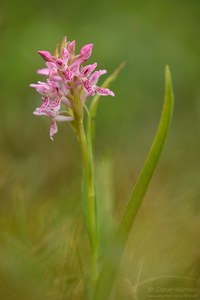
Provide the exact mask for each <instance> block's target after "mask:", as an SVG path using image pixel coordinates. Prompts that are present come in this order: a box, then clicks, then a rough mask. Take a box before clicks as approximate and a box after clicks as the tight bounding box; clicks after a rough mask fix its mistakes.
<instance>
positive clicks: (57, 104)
mask: <svg viewBox="0 0 200 300" xmlns="http://www.w3.org/2000/svg"><path fill="white" fill-rule="evenodd" d="M49 109H53V111H56V112H57V111H59V109H60V99H55V100H54V101H52V102H51V104H50V105H49Z"/></svg>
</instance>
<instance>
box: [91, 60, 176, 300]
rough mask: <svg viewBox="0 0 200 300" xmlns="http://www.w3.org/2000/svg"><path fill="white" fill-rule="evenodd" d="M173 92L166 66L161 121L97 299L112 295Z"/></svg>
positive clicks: (98, 286) (101, 277) (163, 134)
mask: <svg viewBox="0 0 200 300" xmlns="http://www.w3.org/2000/svg"><path fill="white" fill-rule="evenodd" d="M173 106H174V96H173V89H172V80H171V74H170V70H169V67H168V66H166V68H165V97H164V104H163V109H162V114H161V118H160V122H159V126H158V129H157V132H156V135H155V138H154V141H153V144H152V146H151V149H150V151H149V154H148V156H147V158H146V161H145V164H144V167H143V169H142V171H141V173H140V175H139V177H138V180H137V182H136V184H135V186H134V188H133V191H132V194H131V196H130V199H129V201H128V204H127V207H126V209H125V212H124V214H123V216H122V219H121V222H120V225H119V228H118V231H117V233H116V236H115V238H114V241H113V243H112V245H111V247H110V249H109V251H108V254H107V257H106V259H105V263H104V265H103V268H102V270H101V272H100V275H99V278H98V281H97V284H96V289H95V295H94V299H95V300H102V299H104V300H107V299H109V296H110V293H111V289H112V285H113V282H114V279H115V276H116V273H117V270H118V267H119V264H120V260H121V257H122V254H123V251H124V248H125V245H126V242H127V239H128V236H129V233H130V231H131V228H132V224H133V222H134V220H135V218H136V215H137V212H138V210H139V207H140V205H141V203H142V200H143V198H144V195H145V192H146V190H147V188H148V185H149V183H150V180H151V178H152V175H153V173H154V171H155V168H156V165H157V162H158V159H159V157H160V154H161V152H162V149H163V146H164V143H165V140H166V137H167V133H168V131H169V126H170V123H171V118H172V114H173Z"/></svg>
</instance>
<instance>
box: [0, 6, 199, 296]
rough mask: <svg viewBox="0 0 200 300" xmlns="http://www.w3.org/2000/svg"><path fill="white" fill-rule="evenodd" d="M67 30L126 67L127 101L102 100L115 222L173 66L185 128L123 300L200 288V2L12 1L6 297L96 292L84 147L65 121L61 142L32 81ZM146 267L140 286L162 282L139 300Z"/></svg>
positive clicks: (156, 186)
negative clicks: (84, 211)
mask: <svg viewBox="0 0 200 300" xmlns="http://www.w3.org/2000/svg"><path fill="white" fill-rule="evenodd" d="M64 35H67V36H68V39H69V40H73V39H76V40H77V50H80V48H81V47H82V46H83V45H85V44H86V43H91V42H92V43H94V49H93V56H92V58H91V60H90V61H91V62H95V61H97V62H98V67H99V68H100V69H102V68H105V69H107V70H108V74H110V73H111V72H112V71H113V70H114V69H115V68H116V67H117V66H118V65H119V64H120V63H121V62H123V61H125V62H126V67H125V68H124V69H123V71H122V72H121V74H120V75H119V77H118V79H117V80H116V81H115V83H113V84H112V86H111V89H113V90H114V91H115V93H116V97H115V99H113V98H111V97H110V98H108V97H106V98H103V97H102V99H101V100H100V107H99V113H98V117H97V139H96V144H95V153H96V163H97V166H98V167H97V172H98V174H99V177H101V178H103V180H99V181H100V182H101V188H100V190H101V193H102V194H103V193H104V192H106V191H107V192H108V194H109V200H108V201H110V206H113V211H114V213H113V218H114V219H115V220H116V221H115V222H117V220H118V219H119V217H120V214H121V212H122V210H123V208H124V205H125V203H126V201H127V197H128V196H129V194H130V191H131V188H132V185H133V183H134V182H135V180H136V178H137V175H138V172H139V170H140V169H141V167H142V164H143V162H144V159H145V156H146V154H147V152H148V149H149V147H150V144H151V141H152V139H153V136H154V134H155V130H156V126H157V124H158V120H159V116H160V111H161V106H162V99H163V93H164V66H165V65H166V64H169V65H170V68H171V72H172V77H173V84H174V93H175V100H176V101H175V111H174V117H173V124H172V127H171V131H170V134H169V137H168V140H167V144H166V147H165V150H164V153H163V155H162V157H161V160H160V162H159V166H158V168H157V171H156V174H155V175H154V177H153V180H152V183H151V186H150V189H149V190H148V193H147V195H146V197H145V199H144V202H143V204H142V207H141V210H140V212H139V214H138V217H137V221H136V223H135V226H134V228H133V231H132V233H131V236H130V239H129V243H128V245H127V249H126V253H125V255H124V258H123V263H122V266H121V271H120V273H119V276H118V279H117V281H116V286H115V289H114V292H113V299H147V298H148V297H149V296H151V294H149V293H150V292H149V289H148V288H149V286H150V287H153V289H154V291H156V288H157V287H163V288H164V287H168V288H170V287H172V288H175V287H177V286H179V287H189V288H193V289H197V290H198V293H200V290H199V289H200V284H199V280H200V251H199V249H200V240H199V229H200V204H199V200H200V190H199V186H200V175H199V174H200V158H199V153H200V141H199V137H200V134H199V133H200V130H199V127H200V39H199V37H200V2H199V0H190V1H186V0H174V1H158V0H151V1H147V0H146V1H145V0H140V1H139V0H138V1H136V0H132V1H131V0H127V1H126V0H125V1H117V0H115V1H114V0H110V1H107V0H101V1H91V0H90V1H83V0H78V1H57V2H53V1H46V0H44V1H39V0H36V1H33V0H32V1H25V0H18V1H15V0H10V1H6V0H3V1H2V0H1V2H0V41H1V47H0V57H1V64H0V87H1V95H0V97H1V118H0V299H1V300H9V299H20V300H23V299H33V300H36V299H43V300H44V299H49V300H50V299H52V300H58V299H59V300H61V299H62V300H64V299H85V296H84V287H83V282H82V280H81V270H80V268H79V266H80V260H82V265H83V268H85V265H86V263H87V259H88V258H87V251H88V250H87V243H86V242H85V240H86V236H85V234H84V227H83V222H82V217H81V204H80V196H81V191H80V190H81V188H80V181H81V160H80V153H79V149H78V145H77V143H76V140H75V138H74V136H73V134H72V132H71V130H70V128H69V127H68V126H66V125H65V124H59V125H60V126H59V133H58V134H57V135H56V137H55V141H54V143H52V142H51V141H50V139H49V134H48V127H49V123H48V120H46V119H43V118H37V117H35V116H33V114H32V112H33V110H34V109H35V107H36V106H37V105H38V104H39V103H40V98H39V95H38V94H37V93H36V92H35V91H34V90H33V89H30V88H29V84H30V83H35V82H36V81H37V80H41V79H42V78H41V77H39V76H38V75H36V70H37V69H38V68H41V67H43V61H42V60H41V58H40V57H39V55H38V54H37V50H49V51H53V50H54V48H55V46H56V44H57V43H58V42H60V41H61V39H62V37H63V36H64ZM108 174H110V175H111V178H110V177H109V176H108ZM102 182H103V183H102ZM107 183H109V184H107ZM103 186H105V189H104V187H103ZM104 200H105V199H104V197H102V199H101V201H104ZM107 218H111V216H110V215H109V216H107ZM79 248H80V249H81V251H79V250H78V249H79ZM141 259H143V267H141V268H140V267H139V266H140V263H139V262H140V261H141ZM77 261H79V263H78V262H77ZM140 269H141V272H140V278H139V282H142V281H144V280H148V279H150V281H147V282H145V283H143V284H141V285H140V286H138V290H137V295H138V298H137V295H136V294H135V290H134V288H133V287H134V285H135V284H136V283H137V280H138V279H137V278H138V274H139V270H140ZM161 276H174V278H172V277H161ZM176 276H178V277H177V278H175V277H176ZM154 277H156V278H157V277H159V278H157V279H156V280H153V279H152V278H154ZM182 277H184V278H182ZM151 279H152V280H151ZM174 295H175V292H174V294H173V295H172V297H171V298H170V299H172V300H173V299H177V298H176V297H175V296H174ZM165 296H166V292H165V294H164V296H163V295H160V296H159V295H156V296H155V297H156V299H165ZM153 297H154V296H152V297H151V298H152V299H154V298H153ZM159 297H160V298H159ZM197 297H198V296H197ZM197 297H196V299H200V298H197ZM199 297H200V296H199ZM187 298H188V299H190V298H189V297H187ZM191 299H193V298H192V297H191Z"/></svg>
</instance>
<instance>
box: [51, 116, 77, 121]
mask: <svg viewBox="0 0 200 300" xmlns="http://www.w3.org/2000/svg"><path fill="white" fill-rule="evenodd" d="M55 120H56V121H58V122H70V121H73V120H74V118H73V117H70V116H63V115H57V116H56V117H55Z"/></svg>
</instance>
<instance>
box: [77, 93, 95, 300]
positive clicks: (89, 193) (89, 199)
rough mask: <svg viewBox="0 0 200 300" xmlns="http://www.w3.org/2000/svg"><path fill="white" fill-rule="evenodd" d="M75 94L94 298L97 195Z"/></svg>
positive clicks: (79, 102) (90, 277)
mask: <svg viewBox="0 0 200 300" xmlns="http://www.w3.org/2000/svg"><path fill="white" fill-rule="evenodd" d="M73 96H74V118H75V121H74V124H73V126H74V129H75V132H76V135H77V138H78V141H79V144H80V149H81V155H82V161H83V213H84V220H85V224H86V228H87V232H88V236H89V242H90V271H89V272H90V274H89V279H90V282H89V283H88V285H89V286H88V298H89V299H92V295H93V291H94V287H95V284H96V280H97V260H98V254H97V252H98V232H97V213H96V196H95V186H94V170H93V156H92V153H91V150H92V149H91V147H90V146H89V145H88V142H87V139H86V135H85V130H84V125H83V106H82V104H81V101H80V99H79V94H78V93H77V90H76V87H73Z"/></svg>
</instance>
